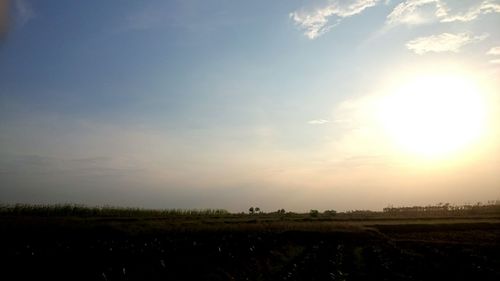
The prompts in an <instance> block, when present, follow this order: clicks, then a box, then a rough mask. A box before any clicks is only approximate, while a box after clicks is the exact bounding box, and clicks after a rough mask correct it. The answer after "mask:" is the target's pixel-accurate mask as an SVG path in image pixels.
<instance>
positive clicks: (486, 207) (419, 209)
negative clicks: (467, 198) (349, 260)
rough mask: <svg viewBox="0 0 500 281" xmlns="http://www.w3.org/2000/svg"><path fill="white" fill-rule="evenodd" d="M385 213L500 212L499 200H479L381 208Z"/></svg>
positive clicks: (465, 213) (445, 213) (447, 213)
mask: <svg viewBox="0 0 500 281" xmlns="http://www.w3.org/2000/svg"><path fill="white" fill-rule="evenodd" d="M383 212H384V213H386V214H392V215H397V214H402V215H408V214H415V215H418V214H432V215H473V214H500V201H498V200H497V201H490V202H488V203H487V204H482V203H480V202H478V203H476V204H474V205H472V204H466V205H451V204H449V203H444V204H443V203H440V204H438V205H430V206H412V207H392V206H390V207H387V208H384V210H383Z"/></svg>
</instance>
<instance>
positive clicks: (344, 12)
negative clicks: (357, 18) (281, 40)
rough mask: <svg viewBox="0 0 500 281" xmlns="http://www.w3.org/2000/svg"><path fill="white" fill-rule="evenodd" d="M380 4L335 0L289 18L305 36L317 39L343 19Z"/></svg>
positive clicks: (358, 0)
mask: <svg viewBox="0 0 500 281" xmlns="http://www.w3.org/2000/svg"><path fill="white" fill-rule="evenodd" d="M378 2H380V0H351V1H347V3H346V2H345V1H338V0H333V1H328V2H327V5H325V6H324V7H322V8H318V9H316V10H314V11H312V12H311V11H308V12H304V11H295V12H293V13H290V14H289V16H290V18H291V19H292V20H293V21H294V22H295V24H296V25H297V26H299V28H300V29H302V30H303V31H304V35H306V36H307V37H308V38H309V39H315V38H317V37H319V36H321V35H323V34H324V33H325V32H327V31H328V30H330V29H331V28H332V27H334V26H335V25H337V24H338V23H339V22H340V21H341V20H342V19H344V18H347V17H351V16H354V15H357V14H359V13H361V12H363V11H364V10H365V9H367V8H370V7H373V6H375V5H377V4H378ZM331 17H335V18H336V20H335V22H334V23H330V18H331Z"/></svg>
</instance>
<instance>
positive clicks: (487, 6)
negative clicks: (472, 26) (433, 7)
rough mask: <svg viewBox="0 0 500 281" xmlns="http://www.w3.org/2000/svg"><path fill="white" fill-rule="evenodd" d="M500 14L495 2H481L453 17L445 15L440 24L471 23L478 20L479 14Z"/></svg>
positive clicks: (497, 4)
mask: <svg viewBox="0 0 500 281" xmlns="http://www.w3.org/2000/svg"><path fill="white" fill-rule="evenodd" d="M489 13H500V4H499V3H495V1H490V0H487V1H483V2H481V4H479V5H477V6H475V7H471V8H470V9H469V10H467V11H466V12H464V13H457V14H455V15H447V16H446V17H444V18H442V19H441V22H454V21H464V22H467V21H472V20H475V19H476V18H478V17H479V16H480V15H481V14H489Z"/></svg>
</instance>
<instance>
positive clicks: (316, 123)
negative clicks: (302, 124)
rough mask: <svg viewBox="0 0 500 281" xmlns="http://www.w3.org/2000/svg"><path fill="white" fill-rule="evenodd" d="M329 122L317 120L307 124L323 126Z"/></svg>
mask: <svg viewBox="0 0 500 281" xmlns="http://www.w3.org/2000/svg"><path fill="white" fill-rule="evenodd" d="M328 122H330V121H328V120H325V119H316V120H311V121H309V122H307V123H309V124H311V125H322V124H326V123H328Z"/></svg>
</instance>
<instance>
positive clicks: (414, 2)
mask: <svg viewBox="0 0 500 281" xmlns="http://www.w3.org/2000/svg"><path fill="white" fill-rule="evenodd" d="M449 3H451V2H448V1H445V0H406V1H404V2H402V3H400V4H398V5H397V6H396V7H395V8H394V9H393V11H392V12H391V13H390V14H389V15H388V16H387V23H388V24H389V25H396V24H407V25H416V24H423V23H428V22H435V21H439V22H455V21H462V22H468V21H472V20H475V19H476V18H478V17H479V16H480V15H482V14H489V13H500V3H499V2H498V0H485V1H482V2H479V3H478V4H476V5H473V6H470V5H469V6H468V7H464V5H463V4H462V5H461V6H462V7H461V10H464V11H462V12H454V11H453V10H452V9H450V7H449Z"/></svg>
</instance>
